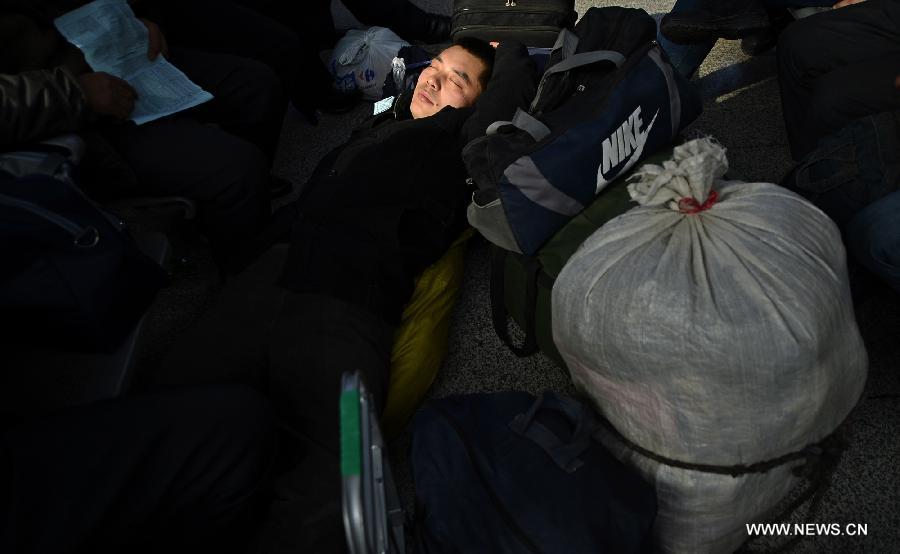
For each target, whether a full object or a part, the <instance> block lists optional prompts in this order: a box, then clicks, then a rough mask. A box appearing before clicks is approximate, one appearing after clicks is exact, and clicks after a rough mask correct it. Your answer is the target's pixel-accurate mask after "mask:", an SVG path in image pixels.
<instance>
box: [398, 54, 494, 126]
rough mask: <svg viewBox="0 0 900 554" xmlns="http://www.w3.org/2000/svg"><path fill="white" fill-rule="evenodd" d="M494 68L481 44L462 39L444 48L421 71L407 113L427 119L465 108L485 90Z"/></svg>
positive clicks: (490, 56)
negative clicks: (447, 111)
mask: <svg viewBox="0 0 900 554" xmlns="http://www.w3.org/2000/svg"><path fill="white" fill-rule="evenodd" d="M493 68H494V48H493V47H492V46H491V45H490V44H488V43H487V42H484V41H482V40H478V39H474V38H464V39H461V40H459V41H457V42H456V43H455V44H454V45H453V46H450V47H449V48H446V49H445V50H444V51H442V52H441V53H440V54H438V55H437V56H435V57H434V58H433V59H432V60H431V64H430V65H429V66H428V67H426V68H425V69H423V70H422V72H421V73H420V74H419V79H418V81H417V82H416V87H415V89H414V90H413V96H412V99H411V101H410V105H409V111H410V113H412V116H413V118H416V119H418V118H420V117H428V116H430V115H434V114H436V113H438V112H439V111H441V110H442V109H443V108H444V107H446V106H452V107H454V108H465V107H467V106H471V105H473V104H474V103H475V100H476V99H477V98H478V96H479V95H480V94H481V93H482V92H484V89H485V88H487V84H488V81H490V79H491V72H492V71H493Z"/></svg>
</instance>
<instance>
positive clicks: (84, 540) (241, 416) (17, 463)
mask: <svg viewBox="0 0 900 554" xmlns="http://www.w3.org/2000/svg"><path fill="white" fill-rule="evenodd" d="M273 429H274V428H273V420H272V417H271V412H270V410H269V407H268V404H267V403H266V402H264V400H263V399H262V398H261V397H260V396H259V395H258V394H256V393H253V392H252V391H250V390H248V389H244V388H242V387H234V386H212V387H200V388H185V389H178V390H170V391H164V392H158V393H155V394H148V395H143V396H135V397H124V398H120V399H115V400H109V401H103V402H98V403H96V404H92V405H88V406H82V407H76V408H71V409H67V410H64V411H62V412H60V413H58V414H54V415H52V416H49V417H46V418H42V419H39V420H34V421H30V422H27V423H24V424H20V425H18V426H16V427H14V428H12V429H8V430H6V431H4V432H3V433H2V434H0V455H2V458H5V461H6V463H7V467H5V468H4V470H5V472H4V475H3V479H4V481H5V482H6V483H8V488H7V489H6V490H3V489H2V488H0V494H2V495H3V496H0V511H2V514H3V519H2V520H0V550H2V551H3V552H16V553H20V554H26V553H48V554H49V553H56V552H84V553H87V552H90V553H106V552H110V553H112V552H238V551H240V549H241V546H242V545H243V544H246V543H245V541H246V539H247V538H248V534H249V533H250V532H251V531H252V529H251V528H250V527H249V525H248V524H250V523H251V521H250V518H251V517H252V516H254V515H255V514H254V513H253V512H254V510H255V509H256V508H257V506H256V505H255V500H256V498H255V497H256V494H257V491H258V488H259V487H260V484H261V482H262V481H263V480H264V478H266V477H267V473H268V471H269V470H270V466H271V461H272V457H273V454H274V450H275V436H274V431H273Z"/></svg>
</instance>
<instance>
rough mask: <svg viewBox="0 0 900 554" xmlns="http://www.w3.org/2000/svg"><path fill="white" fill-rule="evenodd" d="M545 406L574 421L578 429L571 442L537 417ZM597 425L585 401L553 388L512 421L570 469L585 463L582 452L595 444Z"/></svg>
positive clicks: (515, 429)
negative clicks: (559, 392)
mask: <svg viewBox="0 0 900 554" xmlns="http://www.w3.org/2000/svg"><path fill="white" fill-rule="evenodd" d="M541 410H554V411H556V412H559V413H560V414H562V415H563V416H565V418H566V419H567V420H568V421H569V423H571V424H572V426H573V427H574V428H575V429H574V431H573V432H572V437H571V438H570V439H569V440H568V442H566V441H565V440H564V439H562V438H560V437H559V436H558V435H557V434H556V433H554V432H553V431H552V430H550V428H548V427H547V426H546V425H544V424H542V423H540V422H539V421H535V417H536V416H537V414H538V412H540V411H541ZM595 427H596V421H595V419H594V416H593V414H592V413H591V411H590V410H589V409H588V408H587V407H586V406H585V405H584V404H581V403H580V402H577V401H575V400H572V399H570V398H564V397H562V396H559V395H558V394H556V393H554V392H551V391H544V393H543V394H542V395H541V396H539V397H538V398H537V400H535V401H534V404H532V405H531V408H529V409H528V411H527V412H526V413H524V414H519V415H517V416H516V417H515V418H514V419H513V420H512V421H511V422H510V424H509V428H510V429H512V430H513V432H515V433H516V434H517V435H519V436H522V437H525V438H527V439H530V440H531V441H533V442H534V443H535V444H537V445H538V446H540V447H541V448H542V449H543V450H544V451H545V452H546V453H547V454H548V455H549V456H550V458H552V459H553V461H554V463H556V465H557V466H559V468H560V469H562V470H563V471H565V472H566V473H574V472H575V471H577V470H578V468H580V467H581V466H582V465H584V461H583V460H582V459H581V457H580V456H581V455H582V454H583V453H584V452H585V450H587V449H588V448H590V447H591V444H592V440H593V439H592V435H593V432H594V429H595Z"/></svg>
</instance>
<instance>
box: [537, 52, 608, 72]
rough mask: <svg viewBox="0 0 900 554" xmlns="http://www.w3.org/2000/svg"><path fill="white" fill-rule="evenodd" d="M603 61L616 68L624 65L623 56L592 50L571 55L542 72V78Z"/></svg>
mask: <svg viewBox="0 0 900 554" xmlns="http://www.w3.org/2000/svg"><path fill="white" fill-rule="evenodd" d="M603 61H608V62H612V63H614V64H615V66H616V67H622V64H623V63H625V56H623V55H622V54H621V53H620V52H616V51H615V50H592V51H590V52H581V53H578V54H573V55H571V56H569V57H568V58H566V59H564V60H562V61H561V62H559V63H557V64H555V65H553V66H551V67H548V68H547V70H546V71H544V76H547V75H553V74H555V73H562V72H564V71H571V70H573V69H576V68H578V67H583V66H585V65H590V64H592V63H597V62H603Z"/></svg>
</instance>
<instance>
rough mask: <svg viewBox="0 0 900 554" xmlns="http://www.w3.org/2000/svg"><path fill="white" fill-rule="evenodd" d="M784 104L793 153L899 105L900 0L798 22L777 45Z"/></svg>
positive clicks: (878, 1)
mask: <svg viewBox="0 0 900 554" xmlns="http://www.w3.org/2000/svg"><path fill="white" fill-rule="evenodd" d="M777 52H778V77H779V83H780V86H781V103H782V111H783V113H784V120H785V125H786V126H787V133H788V140H789V142H790V145H791V153H792V155H793V157H794V158H795V159H799V158H801V157H803V156H804V155H805V154H807V153H809V152H810V151H811V150H812V149H813V148H814V147H815V145H816V142H817V141H818V139H819V138H820V137H822V136H824V135H825V134H827V133H829V132H832V131H836V130H838V129H840V128H841V127H843V126H844V125H846V124H847V123H849V122H850V121H851V120H853V119H856V118H858V117H862V116H865V115H869V114H872V113H876V112H880V111H887V110H891V109H895V108H896V107H897V106H898V105H900V94H898V92H897V91H896V89H895V88H894V78H895V77H896V76H897V70H898V69H900V63H898V60H900V3H898V2H896V1H894V0H868V1H867V2H863V3H861V4H857V5H853V6H849V7H847V8H840V9H837V10H832V11H830V12H824V13H819V14H815V15H813V16H810V17H807V18H805V19H802V20H800V21H796V22H794V23H792V24H791V25H790V26H788V28H787V29H785V30H784V32H782V34H781V37H780V39H779V42H778V50H777Z"/></svg>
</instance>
